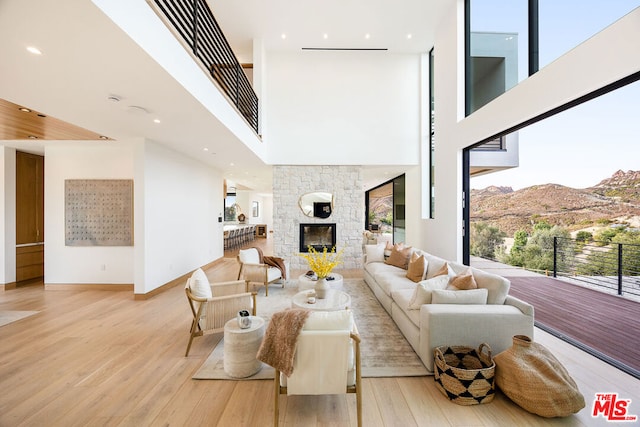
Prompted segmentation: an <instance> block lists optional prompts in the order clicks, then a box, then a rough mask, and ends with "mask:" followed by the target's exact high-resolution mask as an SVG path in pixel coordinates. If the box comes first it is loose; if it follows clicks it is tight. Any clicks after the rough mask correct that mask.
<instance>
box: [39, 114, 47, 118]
mask: <svg viewBox="0 0 640 427" xmlns="http://www.w3.org/2000/svg"><path fill="white" fill-rule="evenodd" d="M38 117H43V118H44V117H47V116H45V115H44V114H42V113H38Z"/></svg>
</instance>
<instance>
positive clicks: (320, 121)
mask: <svg viewBox="0 0 640 427" xmlns="http://www.w3.org/2000/svg"><path fill="white" fill-rule="evenodd" d="M267 59H268V62H265V68H266V73H265V74H266V78H265V84H264V87H263V92H264V93H266V96H264V95H263V96H264V98H263V104H264V106H265V107H264V108H265V114H266V115H267V118H266V120H265V123H263V126H264V128H263V131H264V138H265V141H266V142H267V143H268V146H269V153H268V157H269V161H270V163H273V164H290V165H304V164H307V165H323V164H341V165H353V164H356V165H367V164H390V165H405V164H406V165H417V164H418V163H419V143H420V117H419V114H420V94H419V90H418V88H419V84H420V56H419V55H415V54H414V55H410V54H398V53H391V52H378V51H375V52H352V51H349V52H326V51H301V52H268V54H267ZM301 146H304V149H301Z"/></svg>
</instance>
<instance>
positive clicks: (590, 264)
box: [553, 237, 640, 296]
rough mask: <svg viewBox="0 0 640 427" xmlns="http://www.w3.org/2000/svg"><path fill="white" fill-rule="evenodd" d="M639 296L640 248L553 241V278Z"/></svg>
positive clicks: (628, 245) (598, 243) (565, 239)
mask: <svg viewBox="0 0 640 427" xmlns="http://www.w3.org/2000/svg"><path fill="white" fill-rule="evenodd" d="M558 276H561V277H562V278H563V279H565V280H570V281H576V282H581V283H587V284H589V285H593V286H598V287H602V288H607V289H609V290H612V291H615V292H616V293H617V294H618V295H623V294H625V293H628V294H631V295H636V296H640V245H637V244H630V243H609V242H601V241H593V240H592V241H581V240H576V239H567V238H562V237H554V238H553V277H558Z"/></svg>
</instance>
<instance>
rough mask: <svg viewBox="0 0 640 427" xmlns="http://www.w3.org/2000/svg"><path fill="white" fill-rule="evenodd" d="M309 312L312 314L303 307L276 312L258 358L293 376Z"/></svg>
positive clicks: (268, 327)
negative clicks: (296, 355)
mask: <svg viewBox="0 0 640 427" xmlns="http://www.w3.org/2000/svg"><path fill="white" fill-rule="evenodd" d="M309 314H311V312H310V311H307V310H302V309H291V310H284V311H280V312H277V313H274V315H273V316H272V317H271V321H270V322H269V326H267V330H266V332H265V335H264V339H263V340H262V344H261V345H260V349H259V350H258V355H257V356H256V358H257V359H258V360H260V361H261V362H264V363H266V364H267V365H270V366H273V367H274V368H275V369H277V370H279V371H281V372H282V373H284V374H285V375H286V376H288V377H289V376H291V374H292V373H293V358H294V356H295V354H296V342H297V340H298V335H299V334H300V331H301V330H302V326H303V325H304V322H305V321H306V320H307V317H309Z"/></svg>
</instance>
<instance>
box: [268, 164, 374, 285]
mask: <svg viewBox="0 0 640 427" xmlns="http://www.w3.org/2000/svg"><path fill="white" fill-rule="evenodd" d="M314 191H325V192H330V193H333V197H334V198H333V212H332V213H331V216H330V217H329V218H326V219H322V218H312V217H308V216H306V215H304V214H303V213H302V210H301V209H300V206H299V205H298V199H299V198H300V196H301V195H303V194H305V193H310V192H314ZM301 223H320V224H322V223H325V224H326V223H336V246H337V250H339V249H342V248H344V249H345V250H344V254H343V261H344V263H343V264H341V265H340V266H338V267H336V272H339V270H340V269H343V268H344V269H356V268H362V232H363V230H364V190H363V183H362V169H361V167H359V166H274V167H273V238H274V255H276V256H281V257H283V258H284V259H286V260H288V261H289V263H290V268H291V269H292V270H295V269H308V264H307V261H306V260H305V259H304V258H302V257H300V256H297V254H298V253H300V240H299V239H300V224H301Z"/></svg>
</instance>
